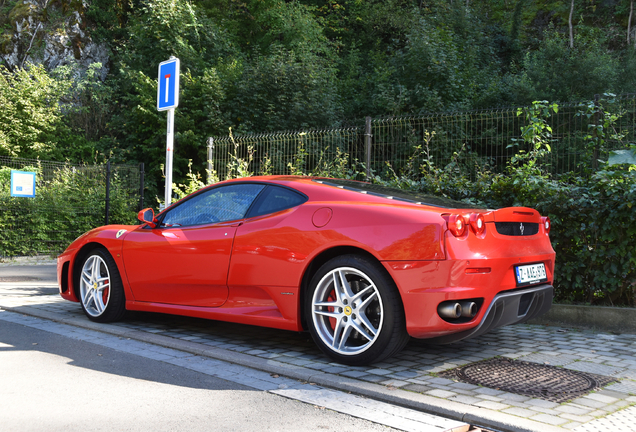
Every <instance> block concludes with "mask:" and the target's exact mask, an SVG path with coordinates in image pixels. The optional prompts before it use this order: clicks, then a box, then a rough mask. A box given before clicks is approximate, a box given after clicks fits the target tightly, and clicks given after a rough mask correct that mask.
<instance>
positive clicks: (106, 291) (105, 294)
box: [102, 279, 110, 304]
mask: <svg viewBox="0 0 636 432" xmlns="http://www.w3.org/2000/svg"><path fill="white" fill-rule="evenodd" d="M104 285H108V279H106V280H105V281H104ZM109 289H110V287H106V288H104V291H103V292H102V301H103V302H104V304H106V302H107V301H108V290H109Z"/></svg>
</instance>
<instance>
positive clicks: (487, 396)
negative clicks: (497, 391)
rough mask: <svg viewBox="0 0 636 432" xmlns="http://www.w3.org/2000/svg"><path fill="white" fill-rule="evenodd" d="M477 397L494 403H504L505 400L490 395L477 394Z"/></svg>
mask: <svg viewBox="0 0 636 432" xmlns="http://www.w3.org/2000/svg"><path fill="white" fill-rule="evenodd" d="M475 396H477V397H478V398H479V399H483V400H488V401H492V402H502V401H503V398H500V397H498V396H492V395H488V394H477V395H475Z"/></svg>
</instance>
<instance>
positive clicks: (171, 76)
mask: <svg viewBox="0 0 636 432" xmlns="http://www.w3.org/2000/svg"><path fill="white" fill-rule="evenodd" d="M177 106H179V59H178V58H176V57H171V58H170V60H166V61H164V62H161V63H159V86H158V88H157V110H158V111H166V110H169V109H173V108H176V107H177Z"/></svg>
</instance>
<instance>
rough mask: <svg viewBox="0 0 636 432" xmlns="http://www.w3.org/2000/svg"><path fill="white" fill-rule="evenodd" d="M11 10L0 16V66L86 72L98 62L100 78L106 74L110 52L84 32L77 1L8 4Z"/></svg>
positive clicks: (81, 6) (27, 0)
mask: <svg viewBox="0 0 636 432" xmlns="http://www.w3.org/2000/svg"><path fill="white" fill-rule="evenodd" d="M7 3H8V7H10V8H11V10H10V11H9V13H8V14H7V15H6V16H0V26H1V27H0V28H4V32H3V33H2V34H1V35H0V63H1V64H4V65H5V66H6V67H7V68H8V69H9V70H14V69H15V68H16V67H23V66H24V65H26V64H27V63H29V62H30V63H38V64H43V65H44V66H45V68H46V69H47V70H53V69H55V68H56V67H58V66H62V65H78V66H79V67H80V69H86V68H88V66H89V65H90V64H92V63H98V62H99V63H101V64H102V69H101V77H102V79H104V78H105V77H106V74H107V73H108V64H109V50H108V48H107V47H106V45H104V44H97V43H95V42H94V41H93V40H92V39H91V38H90V35H88V33H87V31H86V19H85V16H84V10H85V8H86V6H87V4H86V3H84V2H83V1H79V0H61V1H60V0H57V1H54V2H53V1H50V0H41V1H37V0H17V1H13V2H12V1H8V2H7Z"/></svg>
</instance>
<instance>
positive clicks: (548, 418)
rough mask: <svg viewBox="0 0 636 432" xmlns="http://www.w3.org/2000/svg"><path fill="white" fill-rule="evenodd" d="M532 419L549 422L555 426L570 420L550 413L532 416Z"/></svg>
mask: <svg viewBox="0 0 636 432" xmlns="http://www.w3.org/2000/svg"><path fill="white" fill-rule="evenodd" d="M530 420H534V421H538V422H541V423H547V424H551V425H554V426H558V425H560V424H563V423H567V422H568V420H567V419H564V418H561V417H557V416H553V415H549V414H537V415H535V416H532V417H530Z"/></svg>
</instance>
